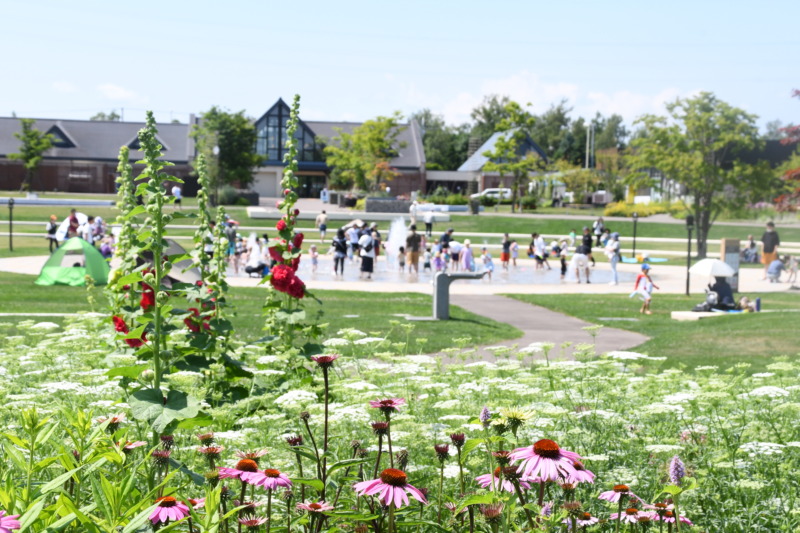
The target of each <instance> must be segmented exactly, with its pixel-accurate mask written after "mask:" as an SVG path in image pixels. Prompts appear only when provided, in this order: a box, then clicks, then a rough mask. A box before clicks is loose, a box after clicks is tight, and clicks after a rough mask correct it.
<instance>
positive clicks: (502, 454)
mask: <svg viewBox="0 0 800 533" xmlns="http://www.w3.org/2000/svg"><path fill="white" fill-rule="evenodd" d="M510 456H511V452H508V451H506V450H499V451H496V452H492V457H494V458H495V459H496V460H497V464H499V465H500V466H508V465H509V463H511V458H510Z"/></svg>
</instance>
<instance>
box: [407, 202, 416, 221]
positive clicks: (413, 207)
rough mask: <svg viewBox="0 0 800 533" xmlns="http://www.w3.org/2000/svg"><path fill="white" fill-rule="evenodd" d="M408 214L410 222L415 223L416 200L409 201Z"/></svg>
mask: <svg viewBox="0 0 800 533" xmlns="http://www.w3.org/2000/svg"><path fill="white" fill-rule="evenodd" d="M408 216H409V218H411V224H409V225H413V224H416V223H417V201H416V200H414V201H413V202H411V207H409V208H408Z"/></svg>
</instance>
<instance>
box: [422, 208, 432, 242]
mask: <svg viewBox="0 0 800 533" xmlns="http://www.w3.org/2000/svg"><path fill="white" fill-rule="evenodd" d="M423 220H424V221H425V235H426V236H427V237H433V210H432V209H428V210H427V211H425V214H424V215H423Z"/></svg>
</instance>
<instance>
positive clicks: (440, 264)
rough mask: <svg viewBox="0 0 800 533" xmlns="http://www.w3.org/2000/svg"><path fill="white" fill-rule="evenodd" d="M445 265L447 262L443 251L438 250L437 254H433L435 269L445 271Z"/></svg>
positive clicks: (435, 270)
mask: <svg viewBox="0 0 800 533" xmlns="http://www.w3.org/2000/svg"><path fill="white" fill-rule="evenodd" d="M445 253H446V252H445ZM444 265H445V262H444V258H443V257H442V252H436V255H435V256H433V271H434V272H444Z"/></svg>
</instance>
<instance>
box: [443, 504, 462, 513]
mask: <svg viewBox="0 0 800 533" xmlns="http://www.w3.org/2000/svg"><path fill="white" fill-rule="evenodd" d="M444 508H445V509H447V510H448V511H450V512H451V513H453V514H461V513H465V512H466V511H467V508H466V507H462V508H461V510H460V511H459V510H458V504H457V503H453V502H445V504H444Z"/></svg>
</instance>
